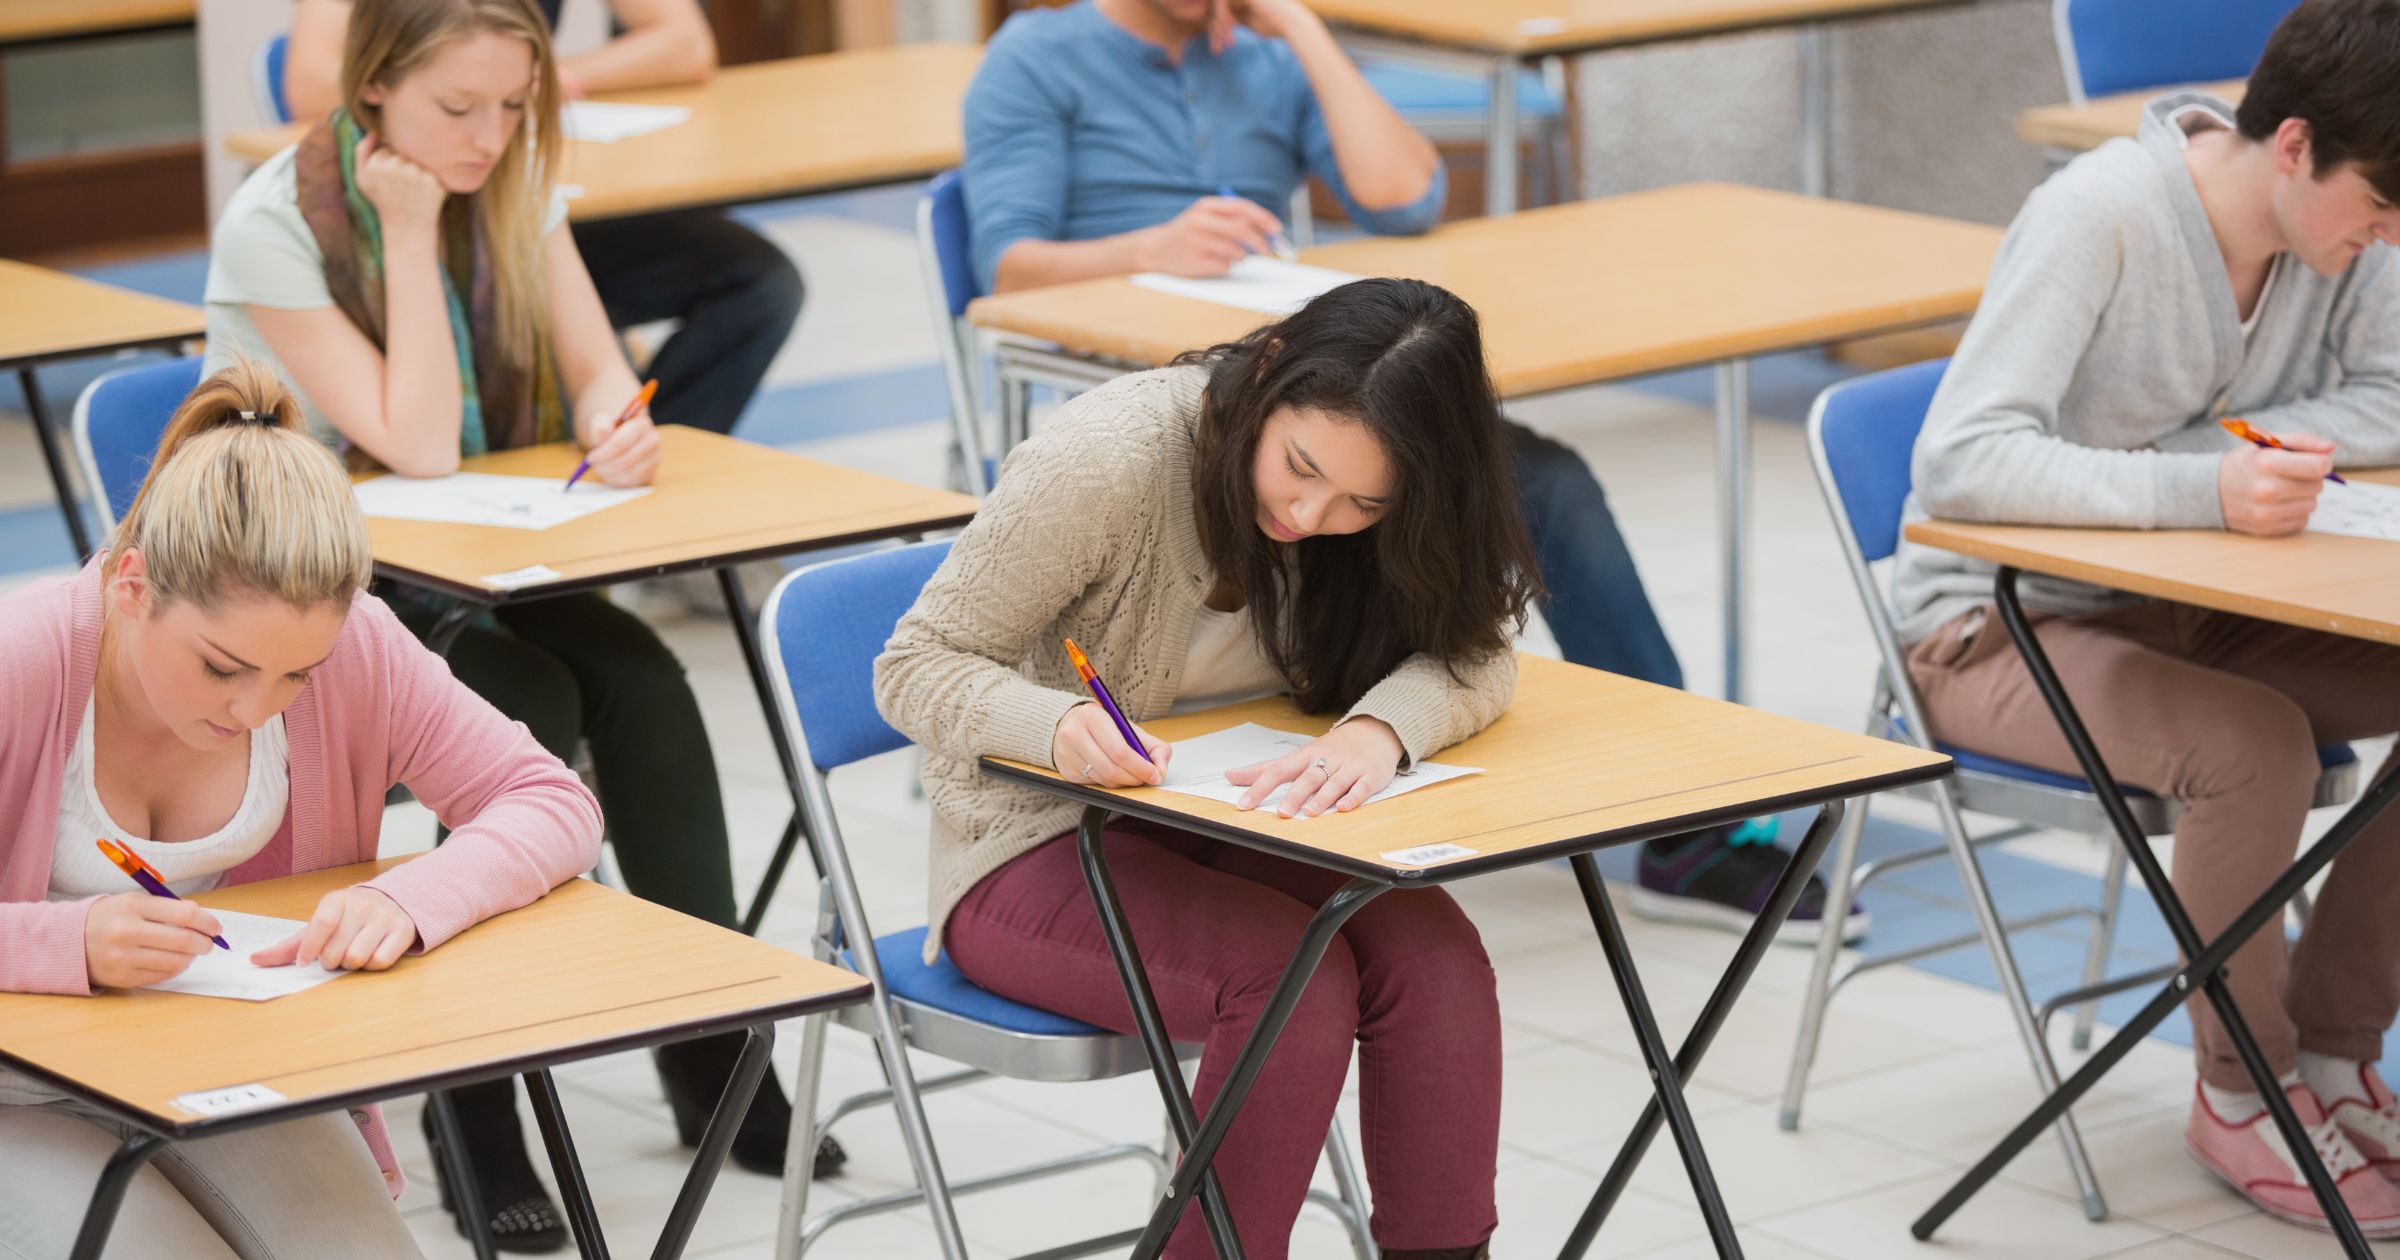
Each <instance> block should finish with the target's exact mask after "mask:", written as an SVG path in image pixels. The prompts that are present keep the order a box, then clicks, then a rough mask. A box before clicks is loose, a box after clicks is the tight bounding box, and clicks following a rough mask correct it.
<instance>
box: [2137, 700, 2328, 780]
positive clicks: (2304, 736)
mask: <svg viewBox="0 0 2400 1260" xmlns="http://www.w3.org/2000/svg"><path fill="white" fill-rule="evenodd" d="M2182 737H2183V738H2187V739H2190V740H2191V741H2192V743H2191V745H2190V746H2189V748H2188V751H2187V753H2186V756H2187V759H2188V760H2187V769H2186V771H2185V773H2184V774H2183V776H2182V778H2183V779H2184V782H2182V783H2179V784H2171V785H2169V788H2168V790H2170V791H2174V792H2176V793H2178V794H2180V795H2183V796H2186V797H2190V798H2193V799H2205V798H2212V797H2219V796H2226V795H2235V794H2241V795H2249V794H2259V795H2265V796H2275V797H2285V798H2292V799H2297V800H2301V801H2305V800H2307V799H2308V798H2309V797H2311V796H2313V795H2314V793H2315V790H2316V782H2317V776H2318V774H2319V773H2321V771H2322V767H2321V765H2320V764H2319V762H2318V760H2317V741H2316V733H2315V731H2314V729H2313V728H2312V727H2311V726H2310V725H2309V721H2308V715H2307V714H2306V713H2304V712H2302V711H2301V709H2300V706H2299V705H2297V704H2295V703H2293V702H2292V700H2291V699H2290V698H2289V697H2287V696H2284V695H2283V694H2282V693H2280V692H2276V691H2274V690H2272V689H2270V688H2267V687H2265V686H2263V685H2255V684H2244V685H2243V686H2242V687H2241V689H2240V691H2239V693H2238V694H2235V695H2230V696H2228V697H2227V699H2226V703H2224V704H2223V705H2222V706H2220V707H2219V711H2218V712H2217V713H2215V714H2214V715H2212V716H2211V717H2209V718H2206V719H2203V720H2200V721H2195V722H2192V723H2190V724H2189V725H2188V726H2186V727H2184V733H2183V736H2182Z"/></svg>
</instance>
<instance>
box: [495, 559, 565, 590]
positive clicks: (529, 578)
mask: <svg viewBox="0 0 2400 1260" xmlns="http://www.w3.org/2000/svg"><path fill="white" fill-rule="evenodd" d="M557 580H558V570H556V569H553V568H551V567H550V566H549V565H546V564H529V565H526V566H525V567H524V568H522V569H510V570H509V571H508V572H506V573H486V574H484V575H483V581H484V584H485V585H486V586H496V587H499V588H500V589H501V590H504V591H513V590H515V589H517V588H518V587H520V586H531V585H533V584H534V583H536V582H555V581H557Z"/></svg>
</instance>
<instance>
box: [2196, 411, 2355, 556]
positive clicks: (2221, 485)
mask: <svg viewBox="0 0 2400 1260" xmlns="http://www.w3.org/2000/svg"><path fill="white" fill-rule="evenodd" d="M2273 436H2274V437H2275V438H2276V439H2277V440H2278V441H2280V442H2282V443H2283V447H2284V449H2282V450H2274V449H2271V448H2267V447H2260V446H2251V445H2248V444H2244V445H2242V446H2239V447H2236V448H2235V449H2233V450H2230V451H2227V452H2225V454H2224V456H2223V457H2222V458H2221V459H2219V460H2218V461H2217V503H2218V506H2219V507H2221V508H2222V509H2223V510H2224V513H2225V528H2227V529H2229V530H2232V531H2233V532H2234V533H2237V534H2256V535H2258V536H2260V537H2262V538H2273V537H2275V536H2276V535H2278V534H2297V533H2299V532H2300V531H2301V530H2302V529H2305V528H2307V526H2308V516H2309V513H2311V512H2313V511H2315V510H2316V506H2317V494H2318V492H2320V491H2322V490H2323V489H2324V488H2325V474H2327V473H2329V472H2332V471H2333V443H2331V442H2328V441H2326V440H2325V439H2324V438H2321V437H2317V436H2315V435H2314V434H2308V433H2277V434H2274V435H2273Z"/></svg>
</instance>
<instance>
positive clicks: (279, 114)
mask: <svg viewBox="0 0 2400 1260" xmlns="http://www.w3.org/2000/svg"><path fill="white" fill-rule="evenodd" d="M291 42H292V37H291V36H290V35H289V34H286V33H282V32H278V33H277V34H276V35H275V37H274V38H272V39H270V40H268V41H267V42H266V43H263V44H260V45H259V46H258V51H257V52H256V53H255V54H253V55H252V56H251V58H250V95H251V97H252V99H254V100H256V101H257V102H258V112H259V114H260V116H262V117H264V118H265V119H266V120H267V121H268V122H271V123H274V124H276V125H277V126H281V125H282V124H284V123H288V122H290V121H291V120H292V103H291V100H290V99H289V98H287V97H286V96H284V94H283V57H284V53H285V52H287V51H288V50H289V49H290V46H291Z"/></svg>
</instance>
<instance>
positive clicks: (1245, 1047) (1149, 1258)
mask: <svg viewBox="0 0 2400 1260" xmlns="http://www.w3.org/2000/svg"><path fill="white" fill-rule="evenodd" d="M1107 820H1108V813H1107V811H1106V810H1102V809H1098V808H1087V809H1085V810H1084V811H1083V819H1082V821H1081V822H1080V823H1079V824H1078V825H1077V827H1076V830H1075V845H1076V851H1077V853H1078V854H1079V855H1080V856H1081V858H1082V860H1083V874H1084V882H1085V883H1086V884H1088V885H1089V886H1090V888H1091V892H1092V900H1093V902H1094V904H1095V905H1096V907H1097V908H1098V910H1099V914H1100V930H1101V934H1102V935H1103V936H1105V937H1106V938H1107V939H1108V951H1109V953H1110V955H1111V956H1113V957H1114V958H1115V959H1116V962H1117V975H1118V977H1119V978H1120V979H1122V980H1123V981H1124V982H1125V995H1126V997H1127V998H1128V999H1129V1000H1130V1001H1131V1002H1132V1004H1133V1018H1134V1028H1135V1030H1136V1031H1137V1032H1138V1033H1139V1034H1140V1035H1141V1040H1142V1049H1143V1051H1144V1052H1145V1053H1146V1054H1148V1056H1149V1058H1150V1067H1151V1074H1152V1075H1154V1076H1156V1077H1157V1078H1158V1087H1159V1093H1160V1094H1161V1095H1162V1096H1163V1097H1164V1098H1165V1099H1166V1103H1167V1116H1168V1119H1170V1120H1171V1121H1173V1123H1174V1125H1175V1129H1176V1136H1177V1138H1178V1139H1179V1140H1180V1141H1181V1142H1182V1144H1183V1158H1182V1161H1181V1162H1180V1163H1178V1164H1177V1165H1176V1168H1175V1175H1174V1177H1173V1178H1172V1179H1170V1180H1169V1181H1168V1183H1167V1192H1166V1196H1165V1197H1164V1198H1162V1199H1161V1200H1160V1201H1159V1203H1158V1206H1157V1207H1156V1208H1154V1209H1152V1210H1151V1213H1150V1221H1149V1224H1148V1225H1147V1226H1145V1227H1144V1228H1143V1230H1142V1237H1141V1241H1139V1242H1137V1243H1135V1244H1134V1248H1133V1255H1134V1257H1135V1260H1153V1258H1154V1257H1156V1256H1157V1255H1158V1253H1159V1252H1160V1250H1161V1249H1163V1248H1164V1247H1165V1246H1166V1245H1167V1235H1168V1234H1169V1233H1170V1232H1172V1231H1173V1229H1174V1227H1175V1222H1176V1220H1177V1218H1179V1217H1180V1216H1181V1215H1182V1214H1183V1206H1184V1203H1185V1202H1186V1201H1187V1200H1188V1199H1189V1198H1190V1197H1191V1196H1192V1194H1193V1192H1194V1191H1195V1190H1197V1191H1198V1193H1199V1195H1200V1199H1201V1209H1202V1216H1203V1218H1204V1219H1205V1220H1206V1221H1207V1223H1208V1229H1209V1236H1210V1240H1211V1241H1212V1242H1214V1243H1215V1244H1216V1248H1217V1255H1218V1256H1219V1257H1220V1260H1241V1255H1242V1247H1241V1238H1240V1235H1239V1234H1237V1233H1236V1232H1235V1231H1234V1228H1233V1218H1232V1215H1231V1213H1230V1212H1228V1211H1227V1210H1226V1208H1225V1206H1224V1196H1223V1193H1222V1191H1220V1190H1219V1189H1218V1187H1217V1184H1216V1176H1215V1174H1214V1173H1213V1172H1212V1171H1211V1170H1210V1167H1209V1165H1210V1164H1211V1163H1212V1162H1213V1161H1214V1160H1215V1159H1216V1155H1217V1148H1218V1147H1219V1146H1221V1145H1223V1144H1224V1141H1225V1135H1226V1134H1227V1133H1228V1132H1230V1131H1231V1130H1232V1129H1233V1121H1234V1117H1235V1116H1237V1115H1238V1114H1240V1112H1241V1109H1242V1101H1243V1099H1245V1098H1247V1097H1249V1094H1250V1087H1251V1086H1252V1085H1253V1084H1255V1083H1257V1080H1258V1074H1259V1071H1260V1070H1261V1069H1262V1068H1264V1067H1265V1066H1266V1062H1267V1055H1268V1054H1269V1053H1271V1052H1272V1051H1273V1050H1274V1048H1275V1038H1276V1037H1277V1035H1279V1034H1280V1033H1282V1031H1283V1026H1284V1023H1285V1022H1286V1021H1287V1020H1289V1019H1290V1018H1291V1015H1292V1009H1293V1008H1294V1007H1296V1006H1298V1005H1299V1004H1300V995H1301V993H1302V992H1304V991H1305V990H1306V989H1307V987H1308V981H1309V977H1311V976H1313V975H1314V974H1316V970H1317V963H1318V962H1319V961H1320V960H1322V959H1323V958H1324V956H1325V951H1326V949H1327V948H1328V947H1330V946H1331V945H1332V944H1333V938H1334V936H1335V935H1336V934H1337V933H1339V932H1340V931H1341V930H1342V925H1343V924H1344V923H1347V922H1349V921H1350V916H1351V915H1353V914H1356V913H1358V911H1359V909H1360V908H1361V907H1363V906H1365V905H1366V904H1367V903H1368V902H1370V901H1373V900H1374V899H1375V898H1376V897H1378V896H1380V895H1381V894H1383V893H1384V892H1386V891H1388V889H1389V886H1388V885H1385V884H1378V883H1376V882H1374V881H1372V880H1365V879H1353V880H1351V881H1350V882H1349V883H1347V884H1344V885H1342V886H1341V887H1340V888H1339V889H1336V890H1335V891H1334V894H1333V895H1332V896H1331V897H1328V898H1326V899H1325V904H1324V905H1322V906H1319V907H1318V908H1317V913H1316V914H1315V915H1314V916H1313V917H1311V918H1310V919H1309V921H1308V927H1307V929H1306V930H1305V931H1303V932H1302V933H1301V934H1300V945H1299V948H1297V949H1296V950H1294V951H1293V954H1292V961H1291V962H1290V963H1289V964H1288V965H1287V966H1285V968H1284V971H1283V976H1282V978H1280V979H1278V980H1277V981H1276V982H1275V991H1274V992H1273V993H1272V994H1270V995H1269V996H1268V998H1267V1006H1266V1009H1265V1010H1264V1011H1261V1012H1260V1013H1259V1017H1258V1023H1257V1024H1255V1025H1254V1026H1252V1028H1251V1029H1250V1036H1249V1038H1248V1039H1247V1040H1245V1041H1244V1042H1243V1043H1242V1049H1241V1052H1240V1053H1239V1054H1236V1055H1235V1056H1234V1059H1233V1064H1232V1066H1231V1068H1230V1069H1229V1070H1228V1071H1227V1073H1226V1076H1225V1085H1224V1087H1223V1088H1222V1089H1221V1090H1220V1091H1219V1092H1218V1094H1217V1098H1216V1100H1215V1101H1214V1102H1212V1103H1211V1104H1210V1105H1209V1108H1208V1116H1207V1117H1206V1118H1205V1119H1203V1120H1202V1121H1201V1122H1200V1125H1199V1127H1198V1129H1197V1130H1194V1129H1193V1128H1192V1127H1191V1124H1192V1098H1191V1095H1190V1094H1189V1093H1188V1092H1186V1091H1185V1089H1184V1086H1183V1072H1182V1069H1181V1068H1180V1067H1179V1066H1178V1065H1177V1064H1176V1061H1175V1047H1174V1044H1173V1043H1172V1042H1171V1041H1170V1040H1169V1039H1168V1037H1167V1031H1166V1020H1165V1019H1164V1018H1163V1017H1162V1016H1161V1015H1160V1014H1159V1010H1158V999H1157V998H1156V996H1154V995H1153V994H1152V993H1151V992H1150V980H1149V977H1148V975H1147V974H1146V973H1145V972H1144V971H1143V970H1142V959H1141V952H1140V950H1139V949H1138V948H1137V947H1136V946H1135V944H1134V940H1133V933H1132V931H1131V930H1130V929H1129V928H1128V927H1127V926H1126V923H1125V907H1124V905H1123V903H1121V902H1119V901H1118V900H1117V889H1116V883H1115V881H1114V880H1113V879H1111V878H1110V876H1109V873H1108V860H1107V856H1106V855H1105V854H1104V853H1103V852H1102V851H1101V847H1100V839H1101V830H1100V829H1101V826H1102V825H1103V824H1104V823H1106V822H1107Z"/></svg>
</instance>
